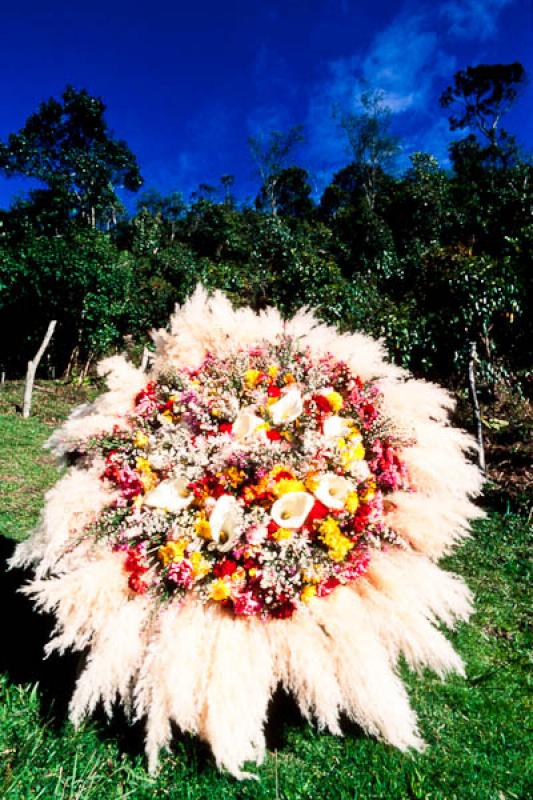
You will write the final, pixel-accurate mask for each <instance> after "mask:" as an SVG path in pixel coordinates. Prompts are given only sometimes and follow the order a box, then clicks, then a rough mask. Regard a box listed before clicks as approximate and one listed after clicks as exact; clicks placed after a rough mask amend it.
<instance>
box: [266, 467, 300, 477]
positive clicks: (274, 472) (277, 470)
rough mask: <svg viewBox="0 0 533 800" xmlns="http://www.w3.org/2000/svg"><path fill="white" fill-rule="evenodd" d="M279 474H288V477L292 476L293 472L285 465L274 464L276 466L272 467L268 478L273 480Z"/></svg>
mask: <svg viewBox="0 0 533 800" xmlns="http://www.w3.org/2000/svg"><path fill="white" fill-rule="evenodd" d="M280 472H288V473H289V475H293V476H294V472H293V471H292V469H291V468H290V467H286V466H285V464H276V466H274V467H272V469H271V470H270V472H269V477H270V478H275V477H276V475H279V473H280Z"/></svg>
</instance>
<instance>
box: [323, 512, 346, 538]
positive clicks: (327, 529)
mask: <svg viewBox="0 0 533 800" xmlns="http://www.w3.org/2000/svg"><path fill="white" fill-rule="evenodd" d="M340 532H341V529H340V528H339V523H338V522H337V521H336V520H334V519H333V518H332V517H327V518H326V519H325V520H324V522H323V523H322V524H321V525H320V533H321V534H322V535H323V536H327V537H332V536H338V535H340ZM320 538H322V537H320Z"/></svg>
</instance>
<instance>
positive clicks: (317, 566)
mask: <svg viewBox="0 0 533 800" xmlns="http://www.w3.org/2000/svg"><path fill="white" fill-rule="evenodd" d="M154 338H155V342H156V358H155V364H154V368H153V370H152V372H151V374H149V375H146V374H144V373H143V372H141V371H140V370H137V369H135V368H134V367H133V366H131V365H130V364H128V363H127V362H126V361H125V360H124V359H123V358H122V357H115V358H112V359H108V360H107V361H106V362H103V363H102V365H101V371H102V372H103V373H104V374H105V373H107V377H108V384H109V391H108V392H107V393H105V394H103V395H102V396H101V397H100V398H98V400H97V401H96V402H95V403H94V404H92V405H91V406H88V407H87V406H86V407H82V408H80V409H78V410H77V411H76V412H75V413H74V414H73V415H72V417H71V418H70V419H69V420H68V421H67V423H66V424H65V425H64V426H63V428H62V429H60V430H59V431H58V432H57V433H56V434H55V435H54V436H53V437H52V441H51V446H52V447H53V448H55V449H56V451H57V452H58V454H59V455H61V456H62V457H63V458H64V459H65V460H67V461H68V463H69V464H70V466H69V470H68V472H67V474H66V475H65V477H63V478H62V479H61V480H60V481H59V483H58V484H57V485H56V487H55V488H54V489H52V490H51V492H50V493H49V494H48V496H47V503H46V506H45V509H44V512H43V516H42V520H41V523H40V525H39V527H38V528H37V530H36V531H35V532H34V534H33V536H32V537H30V539H28V540H27V541H26V542H24V543H23V544H21V545H20V546H19V547H18V549H17V552H16V554H15V557H14V559H13V564H16V565H19V566H20V565H29V564H33V565H34V569H35V578H34V579H33V580H32V581H31V582H30V584H29V585H28V586H27V587H25V591H26V592H27V593H28V594H30V595H31V596H33V597H34V598H35V600H36V602H37V604H38V605H39V606H40V607H42V608H44V609H46V610H48V611H53V612H54V613H55V614H56V617H57V628H56V632H55V636H54V638H53V639H52V640H51V642H50V643H49V645H48V648H47V649H48V651H52V650H54V649H57V650H59V651H64V650H65V649H67V648H72V649H75V650H76V649H77V650H81V651H84V653H85V665H84V667H85V668H84V671H83V672H82V674H81V676H80V678H79V680H78V683H77V686H76V689H75V692H74V696H73V699H72V703H71V717H72V719H73V720H74V722H76V723H77V722H79V721H80V720H81V719H82V717H83V716H84V715H85V714H87V713H90V712H91V711H92V710H93V709H94V707H95V706H96V705H97V703H98V702H99V701H103V703H104V706H105V708H106V709H107V711H108V712H109V713H111V712H112V705H113V702H114V701H115V699H116V698H117V697H119V698H121V699H122V700H123V702H124V704H125V706H126V707H127V708H128V709H130V710H131V711H132V713H134V714H136V715H137V716H139V717H146V745H147V753H148V757H149V761H150V766H151V768H155V767H156V764H157V760H158V755H159V752H160V750H161V748H162V747H166V746H168V745H169V744H170V741H171V723H172V722H175V723H177V724H178V725H179V726H180V727H181V728H182V729H183V730H186V731H191V732H194V733H197V734H198V735H200V736H202V737H203V738H204V739H206V740H207V741H208V742H209V743H210V744H211V747H212V749H213V752H214V755H215V757H216V759H217V762H218V764H219V765H220V766H221V767H225V768H226V769H228V770H229V771H230V772H232V773H233V774H235V775H236V776H237V777H242V776H244V775H245V774H246V773H244V772H243V765H244V763H245V762H246V761H250V760H252V761H253V760H256V761H260V760H261V758H262V756H263V754H264V747H265V745H264V737H263V724H264V721H265V717H266V713H267V706H268V701H269V698H270V697H271V695H272V693H273V691H274V690H275V689H276V687H277V686H278V685H279V684H281V685H283V686H284V687H285V688H286V689H287V690H289V691H291V692H292V693H293V694H294V696H295V697H296V699H297V701H298V703H299V705H300V707H301V709H302V711H303V713H304V714H305V715H306V716H307V717H308V718H309V719H310V720H315V721H316V722H317V723H318V724H319V726H320V727H325V728H328V729H329V730H330V731H332V732H334V733H338V732H339V715H340V713H341V712H344V713H347V714H348V716H349V717H351V718H352V719H354V720H355V721H356V722H358V723H359V724H360V725H361V726H362V727H363V728H364V729H365V730H367V731H368V732H369V733H372V734H375V735H377V736H379V737H381V738H383V739H384V740H385V741H388V742H390V743H392V744H394V745H396V746H397V747H400V748H401V749H407V748H409V747H415V748H419V747H421V746H422V740H421V738H420V735H419V733H418V731H417V725H416V720H415V717H414V714H413V712H412V710H411V708H410V706H409V703H408V699H407V697H406V693H405V690H404V687H403V686H402V684H401V682H400V680H399V678H398V676H397V674H396V669H395V665H396V662H397V659H398V656H399V655H400V654H401V653H403V654H404V656H405V657H406V658H407V661H408V662H409V663H410V664H411V665H412V666H414V667H418V666H419V665H427V666H430V667H432V668H433V669H434V670H436V671H437V672H438V673H440V674H444V673H445V672H447V671H450V670H456V671H462V664H461V660H460V658H459V657H458V656H457V654H456V653H455V652H454V651H453V649H452V647H451V645H450V644H449V642H448V641H447V639H446V638H445V637H444V636H443V634H442V633H441V632H440V631H439V630H438V629H437V628H436V627H434V623H435V622H437V621H438V620H439V619H440V620H442V621H444V622H445V623H447V624H452V623H453V621H454V619H457V618H461V619H466V618H467V617H468V614H469V612H470V597H469V592H468V590H467V588H466V587H465V586H464V584H463V583H462V581H461V580H460V579H459V578H457V577H456V576H452V575H448V574H446V573H445V572H443V571H442V570H441V569H439V568H438V567H437V566H436V564H435V563H434V561H435V560H436V559H437V558H438V557H439V556H440V555H442V554H443V553H445V552H447V551H448V550H449V549H450V547H451V546H452V545H453V543H454V542H455V541H456V540H457V539H459V538H461V536H463V535H464V534H465V533H466V531H467V523H468V519H469V518H472V517H475V516H479V513H480V512H479V511H478V509H477V508H476V507H475V506H474V505H473V504H472V502H471V500H470V497H471V496H474V495H475V494H476V493H477V492H478V491H479V487H480V476H479V473H478V471H477V469H476V468H475V467H474V466H472V465H471V464H470V463H468V462H467V460H466V459H465V457H464V455H463V452H464V450H465V449H467V448H469V447H470V446H471V443H470V440H469V439H468V437H467V436H465V434H463V433H461V432H459V431H457V430H455V429H453V428H451V427H450V426H449V425H448V423H447V412H448V409H449V407H450V399H449V397H448V395H447V394H446V393H445V392H443V391H442V390H441V389H439V388H437V387H435V386H433V385H431V384H427V383H425V382H423V381H416V380H414V379H412V378H410V377H409V376H408V375H407V374H405V373H404V372H403V371H402V370H400V369H398V368H397V367H394V366H392V365H390V364H388V363H386V361H385V360H384V358H383V355H382V352H381V347H380V345H379V344H378V343H376V342H374V341H373V340H370V339H368V338H367V337H364V336H362V335H351V336H347V335H346V336H341V335H339V334H337V333H336V332H335V331H334V330H332V329H331V328H328V327H326V326H324V325H321V324H319V323H318V322H317V321H316V319H315V318H314V317H313V316H312V315H311V314H310V313H306V312H302V313H301V314H299V315H297V316H296V317H295V318H294V319H292V320H289V321H285V322H284V321H282V320H281V318H280V317H279V314H278V313H277V312H276V311H275V310H273V309H268V310H267V311H265V312H263V313H262V314H260V315H256V314H254V313H253V312H252V311H250V310H249V309H241V310H234V309H233V308H232V307H231V305H230V304H229V302H228V301H227V300H226V298H224V297H223V296H222V295H220V294H217V295H215V296H214V297H211V298H210V297H208V296H207V295H206V293H205V292H204V291H203V290H202V289H199V290H197V292H196V294H195V295H194V296H193V298H192V299H191V300H190V301H189V302H188V303H187V304H186V305H185V306H183V307H182V308H179V309H178V310H177V312H176V314H175V316H174V317H173V319H172V323H171V330H170V332H167V331H159V332H157V333H156V334H155V335H154ZM228 731H231V735H228Z"/></svg>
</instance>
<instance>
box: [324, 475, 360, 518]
mask: <svg viewBox="0 0 533 800" xmlns="http://www.w3.org/2000/svg"><path fill="white" fill-rule="evenodd" d="M354 488H355V487H354V486H353V484H352V483H351V482H350V481H348V480H346V478H342V477H341V476H340V475H335V473H334V472H327V473H326V474H325V475H323V476H322V477H321V478H320V480H319V482H318V486H317V487H316V489H315V497H316V498H317V500H320V502H321V503H322V504H323V505H325V506H327V508H332V509H341V508H344V503H345V501H346V497H347V495H348V494H349V493H350V492H353V491H354Z"/></svg>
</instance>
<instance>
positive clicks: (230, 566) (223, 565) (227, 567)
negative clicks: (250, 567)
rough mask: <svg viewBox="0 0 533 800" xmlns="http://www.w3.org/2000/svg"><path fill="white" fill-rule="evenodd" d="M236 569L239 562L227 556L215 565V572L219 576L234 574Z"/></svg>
mask: <svg viewBox="0 0 533 800" xmlns="http://www.w3.org/2000/svg"><path fill="white" fill-rule="evenodd" d="M236 569H237V564H236V563H235V561H232V560H231V559H230V558H225V559H224V561H221V562H220V563H219V564H216V565H215V567H214V569H213V572H214V573H215V575H216V576H217V578H225V577H226V575H233V573H234V572H235V570H236Z"/></svg>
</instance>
